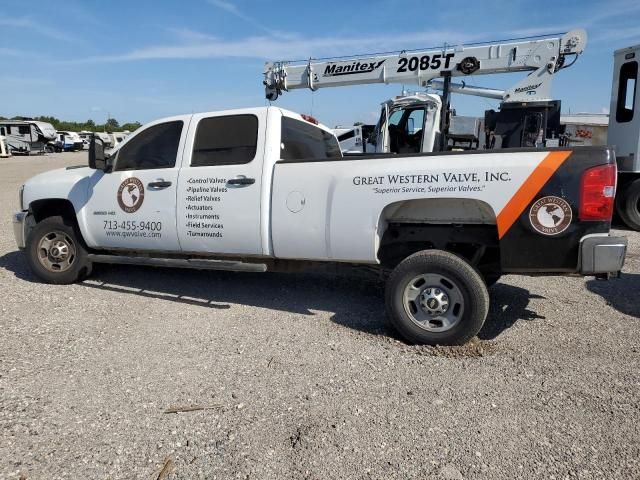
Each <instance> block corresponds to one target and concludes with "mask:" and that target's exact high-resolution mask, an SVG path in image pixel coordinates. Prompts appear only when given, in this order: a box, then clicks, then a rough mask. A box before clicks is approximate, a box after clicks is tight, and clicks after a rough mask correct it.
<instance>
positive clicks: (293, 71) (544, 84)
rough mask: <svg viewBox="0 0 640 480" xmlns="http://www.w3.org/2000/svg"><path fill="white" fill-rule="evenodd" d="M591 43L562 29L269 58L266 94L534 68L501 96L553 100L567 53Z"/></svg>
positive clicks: (509, 99)
mask: <svg viewBox="0 0 640 480" xmlns="http://www.w3.org/2000/svg"><path fill="white" fill-rule="evenodd" d="M586 44H587V33H586V32H585V31H584V30H583V29H576V30H571V31H570V32H567V33H564V34H555V35H547V36H542V37H535V38H526V39H515V40H505V41H498V42H490V43H484V44H472V45H463V46H457V47H454V46H447V45H445V46H443V47H442V48H440V49H426V50H416V51H404V50H403V51H402V52H399V53H392V54H373V55H360V56H354V57H340V58H328V59H322V60H313V59H310V60H308V61H306V62H288V61H278V62H267V63H266V64H265V72H264V75H265V79H264V85H265V94H266V97H267V98H268V99H269V100H275V99H276V98H278V96H279V95H280V94H281V93H282V92H284V91H289V90H294V89H300V88H310V89H311V90H317V89H319V88H325V87H341V86H348V85H364V84H371V83H386V84H388V83H401V84H417V85H420V86H422V87H426V86H429V83H430V82H431V80H433V79H436V78H440V77H447V76H450V77H466V76H470V75H487V74H494V73H510V72H531V73H530V74H529V75H528V76H527V77H525V78H524V79H522V80H521V81H520V82H518V83H517V84H516V85H514V86H513V87H512V88H510V89H508V90H505V92H504V97H503V99H502V100H503V101H505V102H522V101H537V100H549V99H550V94H551V80H552V77H553V75H554V74H555V73H556V72H557V71H558V70H560V69H561V68H563V67H565V66H569V65H565V58H566V56H568V55H574V56H575V57H577V56H578V55H580V54H581V53H582V52H583V51H584V48H585V46H586Z"/></svg>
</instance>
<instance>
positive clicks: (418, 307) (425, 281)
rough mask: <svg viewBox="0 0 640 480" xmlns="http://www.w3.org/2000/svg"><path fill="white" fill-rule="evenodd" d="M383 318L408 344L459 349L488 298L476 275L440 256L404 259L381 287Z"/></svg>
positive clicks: (480, 322)
mask: <svg viewBox="0 0 640 480" xmlns="http://www.w3.org/2000/svg"><path fill="white" fill-rule="evenodd" d="M385 297H386V298H385V299H386V309H387V318H388V320H389V322H390V323H391V325H392V326H393V327H394V328H395V329H396V330H397V331H398V332H399V333H400V335H402V337H404V338H405V339H406V340H408V341H409V342H411V343H416V344H427V345H462V344H464V343H466V342H467V341H469V340H470V339H471V338H472V337H474V336H475V335H476V334H477V333H478V332H479V331H480V329H481V328H482V325H483V323H484V321H485V318H486V317H487V312H488V310H489V292H488V290H487V286H486V284H485V282H484V280H483V279H482V277H481V276H480V274H479V273H478V272H477V271H476V270H475V269H474V268H473V267H472V266H471V265H469V264H468V263H467V262H466V261H464V260H463V259H462V258H460V257H458V256H456V255H454V254H452V253H449V252H445V251H442V250H424V251H421V252H418V253H415V254H413V255H411V256H410V257H407V258H406V259H405V260H403V261H402V262H401V263H400V264H399V265H398V266H397V267H396V268H395V269H394V270H393V272H391V275H390V276H389V279H388V281H387V287H386V293H385Z"/></svg>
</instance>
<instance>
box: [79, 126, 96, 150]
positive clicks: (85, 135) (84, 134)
mask: <svg viewBox="0 0 640 480" xmlns="http://www.w3.org/2000/svg"><path fill="white" fill-rule="evenodd" d="M78 135H79V136H80V138H81V139H82V149H83V150H89V145H90V144H91V137H92V136H93V135H95V134H94V133H93V132H89V131H87V130H82V131H80V132H78Z"/></svg>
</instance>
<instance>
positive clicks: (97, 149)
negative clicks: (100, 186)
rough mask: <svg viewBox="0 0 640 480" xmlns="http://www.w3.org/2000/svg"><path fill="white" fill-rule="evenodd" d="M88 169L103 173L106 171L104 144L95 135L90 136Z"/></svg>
mask: <svg viewBox="0 0 640 480" xmlns="http://www.w3.org/2000/svg"><path fill="white" fill-rule="evenodd" d="M89 168H92V169H94V170H102V171H103V172H104V171H105V170H106V169H107V158H106V156H105V154H104V142H103V141H102V139H101V138H98V137H96V136H95V135H91V143H90V144H89Z"/></svg>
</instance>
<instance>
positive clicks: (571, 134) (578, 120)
mask: <svg viewBox="0 0 640 480" xmlns="http://www.w3.org/2000/svg"><path fill="white" fill-rule="evenodd" d="M560 124H561V125H562V126H563V127H564V135H563V143H564V144H565V145H566V146H569V147H580V146H587V147H588V146H597V145H606V144H607V127H608V125H609V114H607V113H570V114H566V115H565V114H563V115H562V116H561V117H560Z"/></svg>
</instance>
